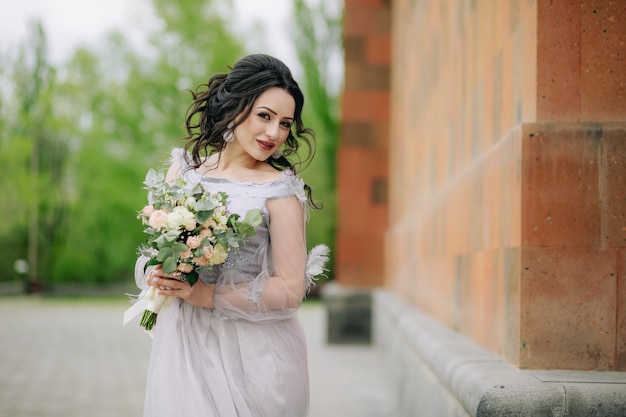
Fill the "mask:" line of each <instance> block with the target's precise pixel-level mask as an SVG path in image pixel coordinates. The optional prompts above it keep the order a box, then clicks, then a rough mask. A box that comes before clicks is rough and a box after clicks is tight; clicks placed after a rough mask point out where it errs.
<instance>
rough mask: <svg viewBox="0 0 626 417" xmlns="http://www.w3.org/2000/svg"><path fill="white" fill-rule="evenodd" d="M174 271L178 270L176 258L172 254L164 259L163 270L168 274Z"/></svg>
mask: <svg viewBox="0 0 626 417" xmlns="http://www.w3.org/2000/svg"><path fill="white" fill-rule="evenodd" d="M174 271H176V258H175V257H173V256H170V257H169V258H167V259H166V260H165V261H163V272H164V273H165V274H166V275H169V274H171V273H172V272H174Z"/></svg>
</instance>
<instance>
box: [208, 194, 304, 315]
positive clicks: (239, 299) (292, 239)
mask: <svg viewBox="0 0 626 417" xmlns="http://www.w3.org/2000/svg"><path fill="white" fill-rule="evenodd" d="M266 205H267V209H268V213H269V233H270V242H271V248H270V250H269V251H268V252H267V255H266V256H271V258H272V261H273V265H274V268H273V270H270V269H268V270H264V271H262V272H261V273H260V275H259V276H257V277H256V278H255V279H254V280H252V281H246V282H244V283H242V284H225V285H220V286H218V287H217V288H216V290H215V298H214V304H215V310H216V311H218V312H220V313H222V314H224V315H225V316H228V317H231V318H242V319H246V320H251V321H261V320H272V319H284V318H285V317H286V316H289V315H291V314H293V313H295V311H296V310H297V308H298V307H299V306H300V304H301V303H302V299H303V298H304V295H305V293H306V288H305V282H306V280H305V264H306V242H305V220H304V219H305V217H304V207H303V205H302V203H301V202H300V201H299V200H298V199H297V198H296V197H295V196H292V197H286V198H280V199H275V200H267V203H266ZM227 273H234V272H233V271H229V272H227ZM227 281H228V280H227Z"/></svg>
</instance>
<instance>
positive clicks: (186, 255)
mask: <svg viewBox="0 0 626 417" xmlns="http://www.w3.org/2000/svg"><path fill="white" fill-rule="evenodd" d="M179 255H180V257H181V258H182V259H187V258H191V257H192V256H193V253H191V251H190V250H187V251H185V252H180V253H179Z"/></svg>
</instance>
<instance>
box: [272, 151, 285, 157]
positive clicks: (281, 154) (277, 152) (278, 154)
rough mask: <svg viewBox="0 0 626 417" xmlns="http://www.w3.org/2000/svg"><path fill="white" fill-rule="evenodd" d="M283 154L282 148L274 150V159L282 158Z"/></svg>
mask: <svg viewBox="0 0 626 417" xmlns="http://www.w3.org/2000/svg"><path fill="white" fill-rule="evenodd" d="M281 156H283V151H281V150H280V149H278V150H277V151H276V152H274V153H273V154H272V158H274V159H278V158H280V157H281Z"/></svg>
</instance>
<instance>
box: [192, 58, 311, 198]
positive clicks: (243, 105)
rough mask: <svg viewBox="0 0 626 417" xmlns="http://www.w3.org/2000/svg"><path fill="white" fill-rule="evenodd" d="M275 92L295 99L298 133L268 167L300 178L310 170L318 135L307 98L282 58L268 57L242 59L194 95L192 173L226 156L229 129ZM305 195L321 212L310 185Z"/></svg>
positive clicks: (295, 129)
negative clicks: (308, 121)
mask: <svg viewBox="0 0 626 417" xmlns="http://www.w3.org/2000/svg"><path fill="white" fill-rule="evenodd" d="M272 87H278V88H282V89H284V90H285V91H287V93H289V94H290V95H291V96H292V97H293V99H294V100H295V103H296V108H295V113H294V116H293V118H294V122H293V124H292V128H291V130H290V132H289V136H288V137H287V140H286V141H285V143H284V144H283V146H282V156H280V157H278V158H274V157H270V158H268V159H267V161H266V162H267V163H268V164H270V165H271V166H273V167H274V168H276V169H277V170H279V171H282V170H284V169H286V168H288V169H291V170H292V171H293V172H294V173H298V172H300V171H302V170H303V169H304V168H306V167H307V166H308V165H309V164H310V163H311V160H312V159H313V156H314V155H315V132H314V131H313V130H312V129H309V128H307V127H305V126H304V124H303V122H302V108H303V106H304V95H303V94H302V90H300V87H299V86H298V83H297V82H296V81H295V80H294V79H293V76H292V75H291V71H290V70H289V68H288V67H287V66H286V65H285V64H284V63H283V62H282V61H280V60H279V59H277V58H274V57H272V56H269V55H264V54H253V55H248V56H246V57H244V58H242V59H240V60H239V61H237V63H236V64H235V65H234V66H233V67H232V68H231V69H230V72H228V73H217V74H215V75H213V76H212V77H211V78H209V81H208V82H207V83H206V84H201V85H199V86H198V87H197V88H196V91H191V95H192V97H193V103H191V105H190V106H189V108H188V109H187V113H186V115H185V126H186V130H187V136H186V137H185V138H184V139H185V140H186V144H185V150H186V151H187V153H188V154H189V156H186V158H187V159H190V160H188V161H187V162H188V163H189V166H190V168H191V169H197V168H199V167H200V166H201V165H202V164H203V163H204V162H205V161H206V159H207V158H208V157H209V156H210V155H212V154H214V153H216V152H221V151H222V150H223V149H224V147H225V146H226V142H224V139H223V134H224V132H226V130H227V129H228V128H227V126H228V124H229V123H231V122H232V123H233V126H232V128H231V129H235V128H236V127H237V126H238V125H240V124H241V123H243V122H244V121H245V120H246V119H247V118H248V116H249V115H250V112H251V111H252V105H253V104H254V102H255V101H256V99H257V98H258V97H259V96H260V95H261V94H263V93H264V92H265V91H266V90H267V89H269V88H272ZM301 145H304V146H305V147H306V152H304V158H303V157H302V155H303V154H302V152H298V150H299V149H300V146H301ZM187 153H186V154H187ZM292 160H295V162H292ZM305 191H306V194H307V200H308V203H309V205H310V206H311V207H313V208H319V207H318V206H317V205H316V204H315V202H314V201H313V198H312V196H311V192H312V191H311V187H310V186H308V185H306V184H305Z"/></svg>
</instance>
